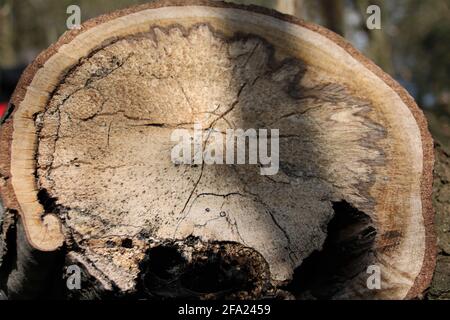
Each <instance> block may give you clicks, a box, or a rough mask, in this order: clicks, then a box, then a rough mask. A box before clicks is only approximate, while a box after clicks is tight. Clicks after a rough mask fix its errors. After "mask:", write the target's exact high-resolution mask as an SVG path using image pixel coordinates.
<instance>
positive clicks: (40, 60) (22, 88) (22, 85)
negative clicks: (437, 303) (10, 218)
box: [2, 0, 436, 299]
mask: <svg viewBox="0 0 450 320" xmlns="http://www.w3.org/2000/svg"><path fill="white" fill-rule="evenodd" d="M190 5H204V6H208V7H218V8H234V9H241V10H246V11H250V12H255V13H260V14H265V15H268V16H272V17H274V18H277V19H280V20H283V21H286V22H290V23H293V24H296V25H299V26H301V27H304V28H307V29H309V30H311V31H314V32H316V33H318V34H320V35H322V36H324V37H326V38H328V39H329V40H331V41H333V42H334V43H336V44H337V45H338V46H340V47H341V48H343V49H344V50H345V51H346V52H347V53H348V54H350V55H351V56H352V57H353V58H354V59H356V60H358V61H359V62H360V63H361V64H362V65H363V66H364V67H366V68H367V69H368V70H370V71H371V72H372V73H373V74H375V75H376V76H377V77H378V78H380V79H381V80H383V82H385V83H386V84H387V85H388V86H389V87H390V88H391V89H392V90H393V91H394V92H396V93H397V94H398V96H399V97H400V98H401V100H402V101H403V102H404V103H405V104H406V105H407V106H408V108H409V110H410V111H411V113H412V115H413V117H414V119H415V120H416V123H417V125H418V127H419V130H420V134H421V140H422V151H423V168H422V179H421V201H422V216H423V219H424V228H425V252H424V259H423V263H422V268H421V271H420V273H419V275H418V276H417V277H416V279H415V281H414V285H413V286H412V287H411V288H410V289H409V292H408V294H407V295H406V297H405V298H406V299H412V298H415V297H419V296H421V294H422V292H423V291H425V289H426V288H428V286H429V284H430V282H431V279H432V275H433V270H434V268H435V264H436V235H435V232H434V228H433V217H434V211H433V206H432V198H431V195H432V182H433V174H432V171H433V165H434V152H433V139H432V137H431V134H430V132H429V130H428V124H427V121H426V118H425V116H424V114H423V112H422V110H420V109H419V107H418V106H417V104H416V103H415V101H414V99H413V98H412V97H411V96H410V95H409V93H408V92H407V91H406V90H405V89H404V88H403V87H402V86H400V85H399V84H398V83H397V82H396V81H395V80H394V79H393V78H392V77H391V76H389V75H388V74H386V73H385V72H384V71H382V70H381V69H380V68H379V67H378V66H377V65H376V64H375V63H373V62H372V61H370V60H369V59H368V58H366V57H365V56H364V55H363V54H362V53H360V52H359V51H358V50H356V49H355V48H354V47H353V46H352V45H351V44H350V43H349V42H347V40H345V39H344V38H342V37H341V36H339V35H337V34H336V33H334V32H332V31H330V30H328V29H326V28H324V27H321V26H319V25H316V24H313V23H309V22H305V21H303V20H301V19H298V18H295V17H293V16H289V15H285V14H282V13H280V12H277V11H275V10H271V9H267V8H263V7H259V6H254V5H251V6H245V5H238V4H232V3H228V2H222V1H211V0H157V1H152V2H150V3H148V4H143V5H138V6H134V7H130V8H127V9H122V10H118V11H115V12H112V13H109V14H105V15H101V16H99V17H97V18H94V19H91V20H88V21H86V22H85V23H84V24H83V25H82V26H81V28H80V29H78V30H71V31H68V32H66V33H64V34H63V35H62V36H61V38H60V39H59V40H58V41H57V42H56V43H54V44H53V45H51V46H50V47H49V48H48V49H47V50H45V51H44V52H42V53H41V54H40V55H39V56H38V57H37V58H36V59H35V60H34V62H33V63H31V64H30V65H29V66H28V67H27V68H26V69H25V71H24V73H23V74H22V76H21V78H20V80H19V83H18V85H17V87H16V89H15V91H14V93H13V96H12V98H11V103H12V104H13V105H16V106H18V105H20V103H21V101H22V100H23V98H24V97H25V94H26V90H27V87H28V86H29V84H30V83H31V81H32V80H33V77H34V75H35V74H36V72H37V71H38V70H39V69H40V68H41V67H42V66H43V65H44V63H45V62H46V61H47V60H48V59H49V58H50V57H51V56H53V55H54V54H55V53H57V51H58V49H59V48H60V47H61V46H62V45H64V44H67V43H69V42H70V41H72V39H74V38H75V37H76V36H77V35H79V34H81V33H83V32H85V31H86V30H88V29H90V28H92V27H95V26H96V25H99V24H102V23H104V22H107V21H110V20H113V19H116V18H119V17H122V16H125V15H127V14H131V13H135V12H139V11H142V10H146V9H156V8H161V7H170V6H190ZM14 112H15V110H13V111H12V113H14ZM10 115H11V114H10ZM10 134H12V131H11V132H10ZM9 143H10V142H9ZM4 147H5V146H4V145H3V146H2V149H3V148H4ZM8 147H10V146H8ZM8 149H9V148H8ZM3 150H4V149H3ZM7 160H8V162H7V163H4V165H7V166H8V174H9V167H10V161H9V160H10V159H9V158H8V159H7ZM2 193H3V192H2ZM13 194H14V193H12V195H13ZM16 202H17V201H16Z"/></svg>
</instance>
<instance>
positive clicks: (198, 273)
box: [0, 0, 435, 299]
mask: <svg viewBox="0 0 450 320" xmlns="http://www.w3.org/2000/svg"><path fill="white" fill-rule="evenodd" d="M195 123H198V124H201V125H202V128H203V130H204V132H205V133H207V134H206V135H205V136H206V137H207V138H206V139H205V140H204V141H203V143H204V144H205V146H209V145H210V144H211V143H212V142H211V141H210V139H209V133H211V132H216V133H219V134H221V133H225V131H226V130H227V129H243V130H247V129H251V128H254V129H262V128H263V129H279V144H280V146H279V170H278V172H277V173H276V174H275V175H261V174H260V169H261V168H260V165H258V164H256V165H252V164H246V165H241V164H230V165H225V164H223V165H209V164H205V163H201V164H199V165H186V164H175V163H173V162H172V161H171V149H172V147H173V146H174V144H175V143H174V142H173V141H172V140H171V134H172V133H173V131H174V130H175V129H186V130H188V131H189V132H192V130H193V128H194V124H195ZM208 140H209V141H208ZM0 143H1V145H0V150H1V154H0V177H1V184H0V187H1V189H0V190H1V195H2V203H3V207H4V215H3V232H2V235H3V236H2V242H3V247H2V250H1V251H0V252H1V256H2V264H1V275H2V276H1V278H0V281H1V282H0V284H1V287H2V289H3V291H4V293H5V295H6V296H8V298H10V299H15V298H34V297H38V296H39V297H43V296H47V297H68V298H108V297H115V298H117V297H124V298H166V297H174V298H177V297H186V298H193V299H194V298H201V299H208V298H209V299H218V298H240V299H248V298H267V297H272V298H281V299H404V298H407V299H408V298H415V297H420V296H421V294H422V293H423V291H424V290H425V289H426V288H427V286H428V285H429V282H430V280H431V277H432V273H433V270H434V265H435V237H434V233H433V227H432V222H433V210H432V204H431V184H432V168H433V143H432V139H431V137H430V134H429V132H428V130H427V123H426V120H425V118H424V116H423V114H422V112H421V111H420V110H419V108H418V107H417V105H416V104H415V103H414V101H413V99H412V98H411V97H410V96H409V95H408V93H407V92H406V91H405V90H404V89H403V88H402V87H401V86H399V85H398V84H397V83H396V82H395V81H394V80H393V79H392V78H390V77H389V76H388V75H386V74H385V73H383V72H382V71H381V70H380V69H379V68H378V67H376V66H375V65H374V64H373V63H372V62H370V61H369V60H368V59H367V58H365V57H364V56H363V55H361V54H360V53H359V52H358V51H356V50H355V49H354V48H353V47H352V46H351V45H349V44H348V43H347V42H346V41H345V40H344V39H342V38H341V37H339V36H337V35H336V34H334V33H332V32H331V31H329V30H326V29H324V28H322V27H319V26H316V25H313V24H309V23H306V22H303V21H300V20H297V19H295V18H294V17H290V16H286V15H282V14H279V13H277V12H274V11H270V10H267V9H263V8H259V7H254V6H251V7H244V6H238V5H232V4H228V3H221V2H216V1H200V0H198V1H197V0H196V1H193V0H189V1H155V2H151V3H149V4H147V5H143V6H138V7H134V8H130V9H126V10H122V11H118V12H115V13H112V14H109V15H105V16H101V17H99V18H96V19H94V20H90V21H88V22H86V23H85V24H84V25H83V26H82V28H81V29H80V30H73V31H69V32H67V33H65V34H64V35H63V36H62V37H61V39H60V40H59V41H58V42H57V43H56V44H54V45H53V46H51V47H50V48H49V49H48V50H46V51H45V52H43V53H42V54H41V55H40V56H39V57H38V58H37V59H36V60H35V62H34V63H32V64H31V65H30V66H29V67H28V68H27V69H26V71H25V72H24V74H23V76H22V78H21V80H20V83H19V84H18V86H17V89H16V91H15V94H14V96H13V98H12V100H11V104H10V111H9V113H8V114H7V116H6V117H5V119H4V120H3V125H2V127H1V135H0ZM71 265H77V266H78V267H79V268H80V269H81V271H82V276H83V277H82V283H81V289H80V290H69V289H68V288H67V287H66V282H65V278H64V276H65V275H66V272H65V270H66V269H65V268H67V267H68V266H71ZM377 271H380V277H381V287H380V288H377V287H376V285H375V288H374V287H373V286H371V285H370V283H369V285H368V282H370V281H372V280H373V279H374V277H372V278H370V277H371V276H375V277H376V276H377ZM373 272H375V273H374V274H372V273H373ZM70 280H71V279H70V278H69V279H68V281H70ZM375 284H376V281H375Z"/></svg>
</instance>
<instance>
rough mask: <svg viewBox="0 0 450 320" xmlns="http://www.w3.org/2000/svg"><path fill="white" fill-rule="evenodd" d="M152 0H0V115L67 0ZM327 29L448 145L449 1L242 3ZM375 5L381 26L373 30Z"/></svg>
mask: <svg viewBox="0 0 450 320" xmlns="http://www.w3.org/2000/svg"><path fill="white" fill-rule="evenodd" d="M145 2H149V0H147V1H146V0H78V1H77V0H0V114H1V113H2V112H4V109H5V107H6V104H5V103H6V102H7V101H8V99H9V96H10V95H11V93H12V90H13V89H14V87H15V84H16V81H17V80H18V77H19V76H20V74H21V72H22V70H23V68H24V67H25V66H26V65H27V64H28V63H29V62H31V61H32V60H33V59H34V58H35V57H36V55H37V54H39V52H41V51H42V50H43V49H45V48H46V47H48V46H49V45H50V44H51V43H53V42H55V41H56V40H57V39H58V37H59V36H60V35H62V34H63V33H64V32H65V31H66V30H67V28H66V20H67V18H68V16H69V15H68V14H67V13H66V10H67V7H68V6H69V5H73V4H75V5H78V6H79V7H80V8H81V21H82V22H83V21H86V20H87V19H90V18H92V17H95V16H98V15H100V14H103V13H107V12H110V11H112V10H117V9H120V8H125V7H127V6H131V5H135V4H141V3H145ZM233 2H237V3H243V4H256V5H261V6H265V7H269V8H273V9H276V10H278V11H281V12H283V13H288V14H292V15H295V16H297V17H300V18H302V19H304V20H307V21H311V22H315V23H317V24H320V25H323V26H326V27H327V28H329V29H331V30H333V31H335V32H336V33H339V34H341V35H342V36H344V37H345V38H346V39H347V40H348V41H350V42H351V43H352V44H353V45H354V46H355V47H356V48H358V49H359V50H360V51H362V52H363V53H364V54H365V55H366V56H368V57H369V58H371V59H372V60H373V61H374V62H375V63H376V64H378V65H379V66H380V67H381V68H382V69H383V70H384V71H386V72H387V73H389V74H390V75H391V76H392V77H394V78H395V79H396V80H397V81H398V82H400V83H401V84H402V85H403V86H404V87H405V88H406V89H407V90H408V91H409V92H410V94H411V95H412V96H413V97H414V98H415V99H416V101H417V103H418V104H419V106H420V107H421V108H422V109H423V110H424V112H425V114H426V115H427V118H428V120H429V125H430V130H431V132H432V134H433V136H434V137H435V139H437V140H439V141H440V142H441V143H442V144H444V145H446V146H447V147H449V146H450V90H449V86H448V80H449V74H450V18H449V17H450V12H449V7H450V1H449V0H427V1H423V0H396V1H392V0H236V1H233ZM369 5H378V6H379V7H380V8H381V29H380V30H376V29H375V30H369V29H368V28H367V27H366V20H367V18H368V17H369V15H370V14H367V13H366V9H367V7H368V6H369Z"/></svg>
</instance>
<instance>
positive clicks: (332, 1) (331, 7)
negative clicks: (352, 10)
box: [320, 0, 344, 35]
mask: <svg viewBox="0 0 450 320" xmlns="http://www.w3.org/2000/svg"><path fill="white" fill-rule="evenodd" d="M320 5H321V11H322V15H323V18H324V22H325V27H327V28H328V29H330V30H333V31H334V32H336V33H338V34H340V35H343V34H344V9H343V4H342V0H320Z"/></svg>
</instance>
